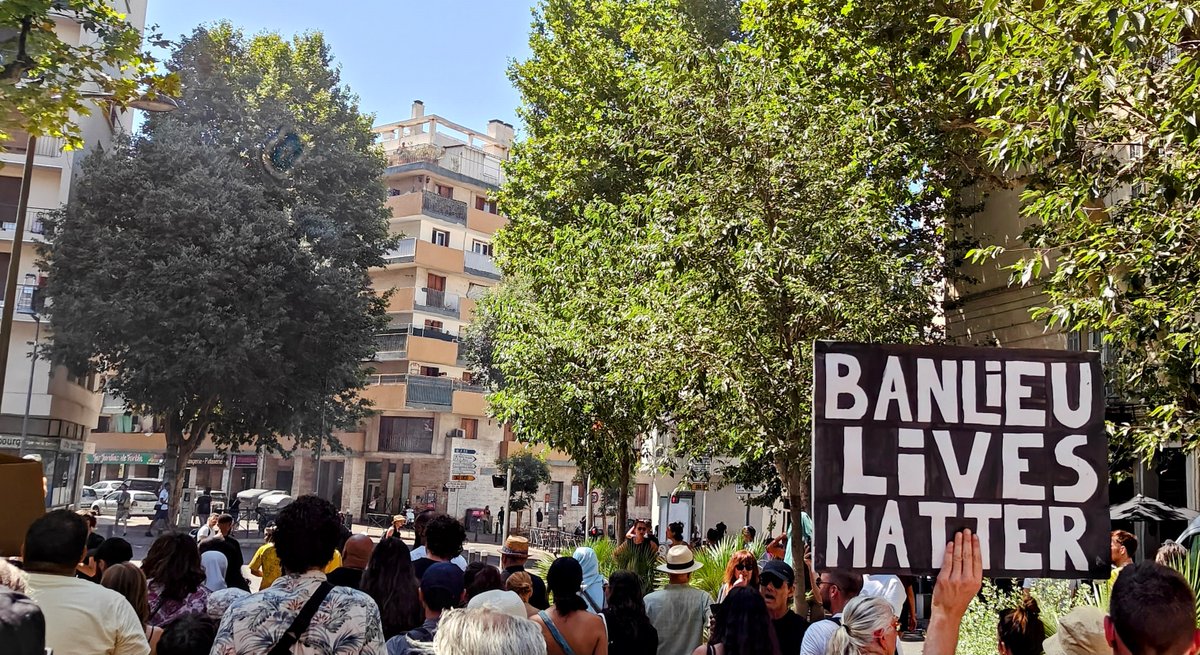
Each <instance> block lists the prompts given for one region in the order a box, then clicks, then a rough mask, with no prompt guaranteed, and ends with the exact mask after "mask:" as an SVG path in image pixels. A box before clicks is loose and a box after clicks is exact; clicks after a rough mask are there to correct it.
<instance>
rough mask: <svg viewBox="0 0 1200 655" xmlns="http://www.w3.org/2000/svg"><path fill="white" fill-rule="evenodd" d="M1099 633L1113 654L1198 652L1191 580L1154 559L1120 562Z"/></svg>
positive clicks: (1199, 635)
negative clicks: (1121, 563) (1101, 630)
mask: <svg viewBox="0 0 1200 655" xmlns="http://www.w3.org/2000/svg"><path fill="white" fill-rule="evenodd" d="M935 589H936V588H935ZM1104 636H1105V639H1106V640H1107V641H1108V643H1109V644H1110V645H1112V652H1113V654H1114V655H1158V654H1162V655H1166V654H1167V653H1181V654H1182V653H1187V654H1189V655H1194V654H1195V653H1200V630H1198V629H1197V628H1196V599H1195V596H1193V594H1192V588H1191V586H1190V585H1188V582H1187V580H1185V579H1184V578H1183V576H1182V575H1180V574H1179V573H1178V572H1177V571H1175V570H1174V569H1172V568H1170V567H1166V566H1163V565H1161V564H1158V563H1155V562H1141V563H1139V564H1128V565H1126V566H1125V567H1123V568H1122V569H1121V573H1120V574H1119V575H1118V576H1117V581H1116V582H1114V583H1113V586H1112V594H1111V595H1110V597H1109V601H1108V616H1107V617H1105V619H1104Z"/></svg>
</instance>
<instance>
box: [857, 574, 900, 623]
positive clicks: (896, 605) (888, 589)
mask: <svg viewBox="0 0 1200 655" xmlns="http://www.w3.org/2000/svg"><path fill="white" fill-rule="evenodd" d="M858 595H859V596H868V597H875V598H882V599H884V600H886V601H887V602H889V603H891V605H892V610H893V611H895V612H896V616H900V615H901V614H902V613H904V603H905V602H906V601H907V600H908V595H907V592H905V590H904V583H903V582H901V580H900V576H896V575H880V574H872V575H864V576H863V588H862V591H860V592H859V594H858Z"/></svg>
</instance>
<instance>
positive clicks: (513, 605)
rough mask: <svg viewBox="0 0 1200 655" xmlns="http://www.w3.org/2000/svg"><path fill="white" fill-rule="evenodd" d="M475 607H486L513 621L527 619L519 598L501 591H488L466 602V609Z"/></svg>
mask: <svg viewBox="0 0 1200 655" xmlns="http://www.w3.org/2000/svg"><path fill="white" fill-rule="evenodd" d="M477 607H488V608H491V609H493V610H496V611H497V612H501V613H503V614H507V615H509V616H511V617H513V618H515V619H528V618H529V615H527V614H526V613H525V603H524V602H522V601H521V597H520V596H518V595H517V594H516V593H514V592H511V591H505V590H503V589H489V590H488V591H485V592H483V593H481V594H479V595H477V596H475V597H474V598H470V599H468V600H467V608H468V609H474V608H477ZM450 611H454V610H450Z"/></svg>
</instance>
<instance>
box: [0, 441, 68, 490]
mask: <svg viewBox="0 0 1200 655" xmlns="http://www.w3.org/2000/svg"><path fill="white" fill-rule="evenodd" d="M0 452H3V453H4V454H5V455H13V456H16V457H26V456H34V457H36V458H37V459H39V460H41V462H42V471H43V475H45V476H46V507H48V508H56V507H66V506H67V505H70V504H71V503H74V502H75V496H76V491H77V489H78V486H79V466H80V461H79V460H80V455H82V454H83V442H82V441H79V440H76V439H63V438H59V437H25V438H24V439H22V438H21V437H18V436H9V435H3V436H0Z"/></svg>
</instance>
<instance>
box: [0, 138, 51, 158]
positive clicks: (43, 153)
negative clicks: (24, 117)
mask: <svg viewBox="0 0 1200 655" xmlns="http://www.w3.org/2000/svg"><path fill="white" fill-rule="evenodd" d="M9 137H11V138H9V140H8V141H0V150H2V151H4V152H6V153H10V154H14V155H23V154H25V153H26V152H27V150H26V148H25V146H26V145H28V144H29V135H28V134H26V133H25V132H9ZM33 154H35V155H37V156H38V157H62V154H63V140H62V139H56V138H53V137H48V136H39V137H38V140H37V143H36V144H35V145H34V146H33Z"/></svg>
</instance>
